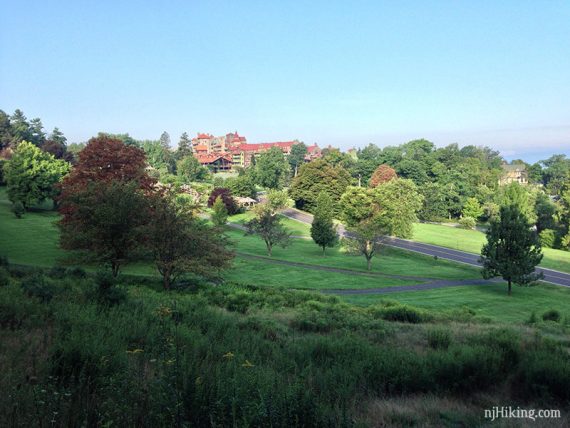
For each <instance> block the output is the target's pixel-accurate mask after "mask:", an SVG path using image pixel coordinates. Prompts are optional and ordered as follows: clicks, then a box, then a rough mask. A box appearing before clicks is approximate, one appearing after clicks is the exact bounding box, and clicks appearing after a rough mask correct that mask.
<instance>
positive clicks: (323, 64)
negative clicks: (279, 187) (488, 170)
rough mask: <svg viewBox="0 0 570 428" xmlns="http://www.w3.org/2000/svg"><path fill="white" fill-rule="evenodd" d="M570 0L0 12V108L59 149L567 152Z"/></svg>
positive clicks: (34, 6) (10, 8)
mask: <svg viewBox="0 0 570 428" xmlns="http://www.w3.org/2000/svg"><path fill="white" fill-rule="evenodd" d="M568 22H570V3H568V2H563V1H553V2H519V1H517V2H514V1H507V2H503V3H501V4H496V3H495V2H478V3H477V4H470V3H458V2H452V1H441V2H436V3H433V4H426V3H423V2H413V1H410V2H399V3H383V4H379V3H377V2H350V3H329V2H321V1H317V2H312V3H311V4H303V3H301V2H287V3H277V2H271V3H264V2H239V3H235V2H208V3H207V4H206V3H188V2H169V3H168V5H159V4H151V5H144V6H140V5H139V4H138V3H136V2H129V1H126V2H121V3H120V4H114V3H112V2H105V1H103V2H98V3H97V4H77V3H74V2H58V3H57V4H48V3H44V2H26V1H20V2H15V1H8V2H5V3H4V8H3V14H2V16H1V17H0V35H1V37H0V108H2V109H4V110H5V111H6V112H7V113H9V114H11V113H13V111H14V110H15V109H16V108H20V109H22V110H23V111H24V113H25V114H26V116H27V117H28V118H33V117H40V118H41V119H42V121H43V123H44V126H45V127H46V130H47V131H48V132H49V131H51V130H52V129H53V127H54V126H58V127H59V128H60V129H61V130H62V131H63V132H64V133H65V135H66V137H67V138H68V140H69V142H81V141H86V140H87V139H88V138H90V137H91V136H93V135H95V134H96V133H97V132H99V131H106V132H112V133H127V132H128V133H129V134H130V135H131V136H133V138H136V139H158V138H159V136H160V134H161V133H162V132H163V131H167V132H169V134H170V136H171V139H172V142H173V144H176V143H177V141H178V138H179V136H180V134H181V133H182V132H184V131H187V132H188V133H189V135H191V136H193V135H195V134H196V133H197V132H208V133H212V134H214V135H222V134H225V133H227V132H233V131H235V130H237V131H238V132H239V133H240V134H243V135H245V136H246V137H247V138H248V141H250V142H268V141H284V140H292V139H298V140H301V141H304V142H305V143H306V144H313V143H315V142H316V143H318V144H319V145H320V146H322V147H323V146H327V145H329V144H330V145H332V146H336V147H340V148H341V149H344V150H346V149H348V148H350V147H364V146H365V145H367V144H369V143H374V144H377V145H378V146H380V147H384V146H386V145H398V144H402V143H405V142H407V141H409V140H412V139H417V138H426V139H428V140H430V141H433V142H434V143H435V144H436V145H437V146H445V145H447V144H451V143H458V144H459V145H461V146H464V145H469V144H474V145H486V146H490V147H492V148H494V149H496V150H499V151H500V152H501V154H502V155H503V156H504V157H505V158H507V159H509V160H511V159H514V158H523V159H525V160H527V161H529V162H534V161H536V160H539V159H544V158H546V157H548V156H549V155H551V154H554V153H564V154H566V155H570V105H569V104H568V101H567V100H568V99H570V55H568V52H570V28H569V27H568V25H567V23H568Z"/></svg>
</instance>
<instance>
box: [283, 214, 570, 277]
mask: <svg viewBox="0 0 570 428" xmlns="http://www.w3.org/2000/svg"><path fill="white" fill-rule="evenodd" d="M281 214H282V215H284V216H286V217H289V218H291V219H293V220H297V221H300V222H302V223H307V224H311V223H312V222H313V216H312V215H311V214H309V213H306V212H303V211H299V210H296V209H293V208H286V209H284V210H283V211H282V212H281ZM338 230H339V233H340V234H341V235H342V236H345V235H346V231H345V229H344V227H343V226H342V225H341V226H339V229H338ZM382 241H383V242H384V244H385V245H389V246H391V247H396V248H401V249H403V250H408V251H414V252H416V253H420V254H425V255H428V256H434V257H435V256H437V257H438V258H440V259H445V260H452V261H454V262H459V263H465V264H468V265H471V266H481V264H480V263H479V255H478V254H473V253H467V252H465V251H459V250H453V249H451V248H445V247H440V246H438V245H432V244H424V243H421V242H414V241H409V240H407V239H401V238H394V237H386V238H383V239H382ZM536 271H537V272H542V274H543V275H544V279H543V281H546V282H549V283H551V284H555V285H561V286H563V287H570V274H568V273H564V272H559V271H556V270H552V269H544V268H540V267H539V268H536Z"/></svg>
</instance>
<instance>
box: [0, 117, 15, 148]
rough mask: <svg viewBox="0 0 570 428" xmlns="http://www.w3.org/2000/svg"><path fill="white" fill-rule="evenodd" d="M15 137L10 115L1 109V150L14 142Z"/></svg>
mask: <svg viewBox="0 0 570 428" xmlns="http://www.w3.org/2000/svg"><path fill="white" fill-rule="evenodd" d="M13 138H14V135H13V130H12V125H11V124H10V116H8V115H7V114H6V113H5V112H4V111H2V110H0V151H2V150H3V149H5V148H7V147H9V146H10V144H12V139H13Z"/></svg>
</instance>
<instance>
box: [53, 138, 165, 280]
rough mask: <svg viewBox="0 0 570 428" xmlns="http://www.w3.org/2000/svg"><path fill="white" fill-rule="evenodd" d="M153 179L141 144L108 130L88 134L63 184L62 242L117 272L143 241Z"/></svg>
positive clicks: (64, 245)
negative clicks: (116, 136) (111, 134)
mask: <svg viewBox="0 0 570 428" xmlns="http://www.w3.org/2000/svg"><path fill="white" fill-rule="evenodd" d="M155 184H156V182H155V180H153V179H152V178H151V177H150V176H149V175H148V174H147V172H146V160H145V154H144V152H143V151H142V150H140V149H138V148H136V147H133V146H126V145H125V144H123V143H122V142H121V141H119V140H117V139H114V138H111V137H108V136H100V137H97V138H92V139H91V140H89V143H88V144H87V146H86V147H85V148H84V149H83V150H82V151H81V152H80V154H79V161H78V163H77V165H76V166H75V168H74V169H73V170H72V171H71V173H70V174H68V175H67V176H66V177H65V179H64V180H63V182H62V184H61V195H60V197H59V203H60V207H59V211H60V213H61V214H62V218H61V220H60V221H59V224H58V225H59V228H60V230H61V239H60V245H61V247H62V248H64V249H67V250H72V251H74V252H75V253H76V254H78V255H81V258H82V259H84V260H85V261H90V262H97V263H100V264H108V265H110V266H111V267H112V270H113V275H115V276H116V275H117V273H118V271H119V268H120V267H121V266H122V265H124V264H125V263H127V262H128V261H130V260H133V259H134V258H135V253H136V252H137V251H138V250H139V249H140V248H142V247H143V246H144V244H145V242H144V239H145V234H144V233H143V231H144V226H145V224H146V223H148V218H149V215H148V213H147V212H145V211H146V210H147V209H148V202H147V199H148V196H150V195H152V194H156V193H157V192H156V191H155Z"/></svg>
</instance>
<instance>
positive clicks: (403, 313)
mask: <svg viewBox="0 0 570 428" xmlns="http://www.w3.org/2000/svg"><path fill="white" fill-rule="evenodd" d="M370 311H371V312H372V315H373V317H375V318H382V319H385V320H388V321H400V322H408V323H412V324H417V323H422V322H428V321H431V320H432V319H433V316H432V315H431V314H430V313H428V312H427V311H424V310H422V309H419V308H415V307H413V306H408V305H402V304H393V303H392V302H390V303H389V306H381V307H378V306H375V307H371V308H370Z"/></svg>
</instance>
